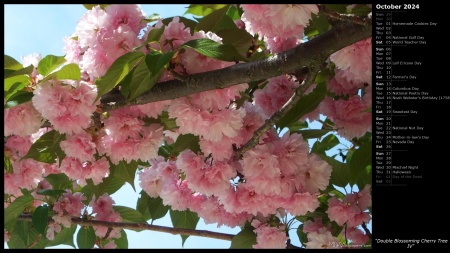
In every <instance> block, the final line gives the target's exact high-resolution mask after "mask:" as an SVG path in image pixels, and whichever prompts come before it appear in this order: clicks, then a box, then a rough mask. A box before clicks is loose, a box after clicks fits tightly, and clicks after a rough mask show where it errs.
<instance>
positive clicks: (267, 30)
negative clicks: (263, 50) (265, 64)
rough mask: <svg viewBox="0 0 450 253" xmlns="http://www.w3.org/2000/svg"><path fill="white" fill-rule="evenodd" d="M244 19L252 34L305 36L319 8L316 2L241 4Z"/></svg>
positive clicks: (247, 28) (246, 27)
mask: <svg viewBox="0 0 450 253" xmlns="http://www.w3.org/2000/svg"><path fill="white" fill-rule="evenodd" d="M241 7H242V9H243V10H244V13H243V14H242V17H241V19H242V21H243V22H244V23H245V29H246V30H247V31H248V32H249V33H250V34H252V35H254V34H256V33H258V34H259V35H260V36H267V37H275V36H280V37H292V36H296V37H298V38H302V37H303V30H304V27H305V26H307V25H308V24H309V20H310V19H311V14H312V13H315V14H317V13H318V12H319V9H318V7H317V5H315V4H241Z"/></svg>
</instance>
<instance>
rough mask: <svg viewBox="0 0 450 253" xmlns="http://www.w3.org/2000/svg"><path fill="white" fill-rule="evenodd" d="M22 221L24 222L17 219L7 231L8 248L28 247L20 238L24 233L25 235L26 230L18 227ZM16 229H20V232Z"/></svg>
mask: <svg viewBox="0 0 450 253" xmlns="http://www.w3.org/2000/svg"><path fill="white" fill-rule="evenodd" d="M23 223H25V222H24V221H18V222H17V225H16V226H15V227H14V228H13V229H12V230H10V231H9V233H10V238H9V241H8V242H7V244H8V248H9V249H26V248H27V247H28V245H27V244H26V242H24V240H23V239H22V237H23V236H24V235H27V233H26V232H22V229H20V227H21V226H22V225H21V224H23ZM17 230H20V231H21V232H18V231H17Z"/></svg>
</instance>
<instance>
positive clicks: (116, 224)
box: [18, 214, 234, 241]
mask: <svg viewBox="0 0 450 253" xmlns="http://www.w3.org/2000/svg"><path fill="white" fill-rule="evenodd" d="M31 219H32V215H31V214H21V215H20V216H19V218H18V220H24V221H31ZM48 222H49V223H53V222H54V220H53V219H51V218H49V219H48ZM72 223H73V224H77V225H80V226H105V227H109V228H126V229H133V230H136V229H137V230H151V231H157V232H163V233H169V234H173V235H193V236H201V237H208V238H214V239H221V240H227V241H231V240H233V237H234V235H231V234H224V233H218V232H212V231H207V230H195V229H186V228H170V227H163V226H157V225H150V224H147V223H129V222H109V221H98V220H84V219H81V218H72Z"/></svg>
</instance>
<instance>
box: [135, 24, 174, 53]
mask: <svg viewBox="0 0 450 253" xmlns="http://www.w3.org/2000/svg"><path fill="white" fill-rule="evenodd" d="M165 29H166V27H165V26H161V27H160V28H153V29H152V30H150V32H148V34H147V39H146V40H145V42H144V43H143V44H142V45H140V46H138V47H136V48H133V50H138V49H140V48H141V47H143V46H145V45H147V44H148V43H151V42H154V41H156V42H159V40H160V39H161V36H162V35H163V34H164V30H165Z"/></svg>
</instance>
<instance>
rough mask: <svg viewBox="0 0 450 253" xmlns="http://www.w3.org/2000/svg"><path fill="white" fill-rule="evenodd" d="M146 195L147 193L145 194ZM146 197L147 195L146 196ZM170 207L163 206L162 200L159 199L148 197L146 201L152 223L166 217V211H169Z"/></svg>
mask: <svg viewBox="0 0 450 253" xmlns="http://www.w3.org/2000/svg"><path fill="white" fill-rule="evenodd" d="M145 194H147V193H145ZM147 196H148V195H147ZM169 209H170V206H165V205H164V204H163V200H162V199H161V198H160V197H157V198H152V197H150V196H149V200H148V211H149V212H150V215H151V216H152V222H153V221H155V220H157V219H160V218H162V217H164V216H166V214H167V211H169Z"/></svg>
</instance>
